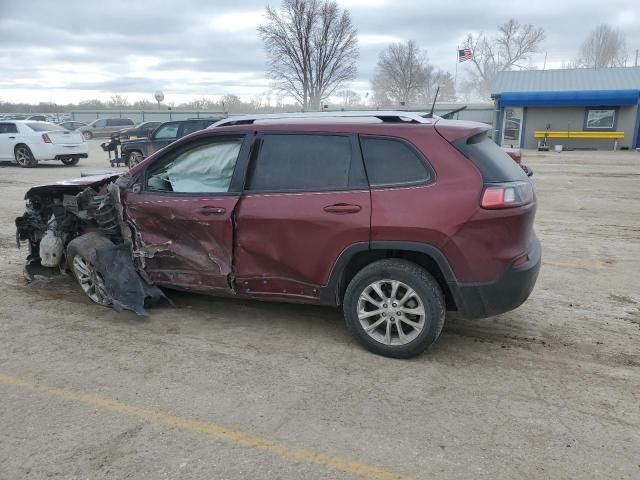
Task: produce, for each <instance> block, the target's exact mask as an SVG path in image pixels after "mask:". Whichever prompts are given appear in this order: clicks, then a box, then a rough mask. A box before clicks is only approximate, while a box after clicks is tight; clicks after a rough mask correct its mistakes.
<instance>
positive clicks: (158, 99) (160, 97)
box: [154, 90, 164, 110]
mask: <svg viewBox="0 0 640 480" xmlns="http://www.w3.org/2000/svg"><path fill="white" fill-rule="evenodd" d="M154 97H155V99H156V102H158V110H160V104H161V103H162V101H163V100H164V93H162V91H160V90H158V91H157V92H156V93H155V94H154Z"/></svg>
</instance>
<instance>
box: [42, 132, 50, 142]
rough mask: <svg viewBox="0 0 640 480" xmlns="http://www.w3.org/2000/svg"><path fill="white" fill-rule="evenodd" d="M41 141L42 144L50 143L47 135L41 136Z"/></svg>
mask: <svg viewBox="0 0 640 480" xmlns="http://www.w3.org/2000/svg"><path fill="white" fill-rule="evenodd" d="M42 141H43V142H44V143H51V139H50V138H49V135H47V134H46V133H43V134H42Z"/></svg>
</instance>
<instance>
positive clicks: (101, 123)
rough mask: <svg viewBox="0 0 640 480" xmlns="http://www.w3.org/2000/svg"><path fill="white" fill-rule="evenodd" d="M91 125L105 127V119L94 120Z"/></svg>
mask: <svg viewBox="0 0 640 480" xmlns="http://www.w3.org/2000/svg"><path fill="white" fill-rule="evenodd" d="M93 126H94V127H98V128H101V127H106V126H107V121H106V120H105V119H100V120H96V121H95V122H93Z"/></svg>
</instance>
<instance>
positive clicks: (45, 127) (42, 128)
mask: <svg viewBox="0 0 640 480" xmlns="http://www.w3.org/2000/svg"><path fill="white" fill-rule="evenodd" d="M26 125H27V127H29V128H30V129H31V130H33V131H34V132H51V131H56V130H64V128H62V127H61V126H60V125H56V124H55V123H49V122H33V123H27V124H26Z"/></svg>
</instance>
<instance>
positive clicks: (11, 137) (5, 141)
mask: <svg viewBox="0 0 640 480" xmlns="http://www.w3.org/2000/svg"><path fill="white" fill-rule="evenodd" d="M17 136H18V128H17V127H16V124H15V123H10V122H6V123H4V122H2V123H0V158H1V159H3V160H6V159H12V158H13V146H14V145H15V142H16V137H17Z"/></svg>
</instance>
